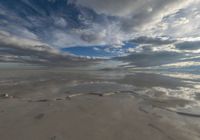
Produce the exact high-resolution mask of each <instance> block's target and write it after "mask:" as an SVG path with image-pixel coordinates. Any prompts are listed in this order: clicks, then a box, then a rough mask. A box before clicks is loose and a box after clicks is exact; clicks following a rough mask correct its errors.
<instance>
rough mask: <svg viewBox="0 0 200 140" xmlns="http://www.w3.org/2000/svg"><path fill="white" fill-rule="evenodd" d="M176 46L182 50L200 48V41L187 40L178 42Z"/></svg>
mask: <svg viewBox="0 0 200 140" xmlns="http://www.w3.org/2000/svg"><path fill="white" fill-rule="evenodd" d="M176 48H177V49H180V50H198V49H200V41H190V42H189V41H186V42H181V43H177V44H176Z"/></svg>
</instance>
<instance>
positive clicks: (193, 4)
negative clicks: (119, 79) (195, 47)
mask: <svg viewBox="0 0 200 140" xmlns="http://www.w3.org/2000/svg"><path fill="white" fill-rule="evenodd" d="M199 5H200V1H199V0H148V1H146V0H43V1H33V0H20V1H12V4H10V3H9V2H8V1H1V2H0V17H1V20H0V31H1V32H6V33H8V34H9V35H8V36H4V37H2V38H1V42H2V44H3V43H4V44H7V46H15V47H16V46H20V47H21V48H23V49H25V48H27V49H30V50H36V49H37V51H38V50H40V49H44V50H45V51H59V50H61V49H62V48H70V47H77V46H81V47H94V46H106V47H107V48H106V49H105V48H104V47H102V48H100V49H102V50H107V51H112V52H113V53H116V54H119V55H122V54H124V53H125V52H126V53H128V52H135V51H137V52H139V51H141V52H142V51H144V52H148V51H149V52H158V51H168V52H169V51H171V52H179V53H181V52H182V53H188V52H189V50H187V51H186V50H184V49H180V47H178V46H180V45H179V44H178V43H181V42H186V40H188V42H190V41H191V40H194V39H197V38H198V36H199V31H200V24H199V20H200V19H199V18H200V10H199V8H200V7H199ZM19 9H21V10H19ZM186 29H187V30H186ZM13 36H14V37H13ZM5 38H6V39H5ZM4 40H7V41H6V42H5V41H4ZM17 40H20V41H17ZM21 42H23V43H21ZM127 42H129V43H134V44H136V47H135V45H133V47H132V48H131V47H129V48H126V44H127ZM189 45H190V44H189ZM36 46H40V47H36ZM41 46H48V47H41ZM20 47H18V49H19V48H20ZM190 51H192V50H190Z"/></svg>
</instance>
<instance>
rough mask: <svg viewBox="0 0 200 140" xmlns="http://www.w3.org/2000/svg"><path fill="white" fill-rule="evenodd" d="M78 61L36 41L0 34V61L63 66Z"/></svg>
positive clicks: (76, 58) (4, 33) (5, 33)
mask: <svg viewBox="0 0 200 140" xmlns="http://www.w3.org/2000/svg"><path fill="white" fill-rule="evenodd" d="M78 60H79V58H78V57H74V56H72V55H70V54H68V53H61V52H59V51H58V50H57V49H55V48H53V47H51V46H49V45H47V44H45V43H42V42H40V41H38V40H31V39H25V38H20V37H17V36H13V35H10V34H9V33H7V32H2V31H1V32H0V61H3V62H29V63H37V64H54V65H55V64H63V65H64V64H68V63H72V62H73V61H74V62H75V61H78Z"/></svg>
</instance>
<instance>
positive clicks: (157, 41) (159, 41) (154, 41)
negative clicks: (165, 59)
mask: <svg viewBox="0 0 200 140" xmlns="http://www.w3.org/2000/svg"><path fill="white" fill-rule="evenodd" d="M130 42H133V43H138V44H151V45H166V44H172V43H175V42H176V40H173V39H169V38H166V39H165V38H162V37H157V38H153V37H146V36H141V37H138V38H135V39H132V40H130Z"/></svg>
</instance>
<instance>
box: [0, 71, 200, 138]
mask: <svg viewBox="0 0 200 140" xmlns="http://www.w3.org/2000/svg"><path fill="white" fill-rule="evenodd" d="M101 73H104V72H94V71H79V70H77V71H75V70H73V71H71V70H68V71H67V70H62V71H58V70H24V71H23V73H22V71H12V70H10V71H9V70H6V71H1V73H0V75H1V81H3V80H4V82H2V83H1V86H0V87H1V93H6V94H7V95H8V97H7V96H2V97H1V98H0V139H2V140H102V139H105V140H146V139H148V140H199V139H200V133H199V132H200V123H199V120H200V118H199V117H192V116H187V115H184V114H180V113H178V112H176V111H175V110H172V109H171V108H174V109H175V108H176V107H177V106H179V107H181V106H185V105H187V104H189V103H190V101H188V100H183V99H178V98H172V97H166V96H165V95H163V94H162V93H157V94H156V95H155V96H156V98H155V97H153V96H149V95H145V94H141V93H140V92H137V91H138V90H139V89H140V88H141V83H140V84H139V85H140V87H139V89H138V87H137V86H135V85H134V82H136V81H137V80H134V82H132V84H131V83H130V82H131V81H130V80H128V81H126V80H125V81H124V79H126V78H127V77H126V75H125V76H124V78H121V79H122V80H119V77H117V78H116V79H113V78H112V77H113V75H111V74H109V73H107V74H106V75H105V74H104V75H101ZM113 73H114V72H113ZM119 75H120V73H119ZM151 76H152V75H151ZM156 76H158V75H156ZM105 77H106V78H105ZM142 78H143V80H142V79H141V81H144V80H145V75H144V76H143V77H142ZM156 79H157V80H158V79H159V78H156ZM160 79H161V80H163V77H162V78H160ZM172 80H173V82H176V80H174V79H172ZM164 81H165V84H167V83H166V80H164ZM167 81H169V82H170V79H167ZM155 84H160V82H158V81H156V82H155ZM155 84H153V85H155ZM180 84H181V82H177V84H175V85H179V86H180ZM144 87H146V83H145V85H144ZM148 88H149V87H148ZM173 88H174V87H173ZM158 94H159V96H158ZM170 109H171V110H170Z"/></svg>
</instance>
